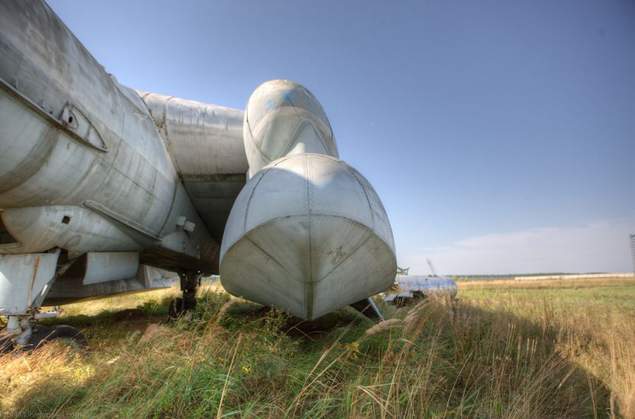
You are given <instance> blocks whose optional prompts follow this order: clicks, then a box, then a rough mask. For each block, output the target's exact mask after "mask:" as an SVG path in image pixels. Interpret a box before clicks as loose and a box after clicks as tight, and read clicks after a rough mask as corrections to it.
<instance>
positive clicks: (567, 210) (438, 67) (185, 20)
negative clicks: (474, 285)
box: [49, 0, 635, 273]
mask: <svg viewBox="0 0 635 419" xmlns="http://www.w3.org/2000/svg"><path fill="white" fill-rule="evenodd" d="M49 4H50V5H51V7H52V8H53V9H54V10H55V11H56V12H57V13H58V15H59V16H60V17H61V18H62V19H63V20H64V21H65V23H66V24H67V25H68V26H69V27H70V29H71V30H72V31H73V32H74V33H75V34H76V36H77V37H78V38H79V39H80V40H81V41H82V42H83V43H84V45H85V46H86V47H87V48H88V49H89V50H90V51H91V52H92V54H93V55H94V56H95V57H96V58H97V59H98V60H99V61H100V62H101V63H102V64H103V65H104V66H105V67H106V69H107V70H108V71H109V72H111V73H113V74H114V75H115V76H116V77H117V78H118V80H119V81H120V82H122V83H123V84H126V85H129V86H131V87H135V88H139V89H142V90H147V91H154V92H160V93H166V94H171V95H175V96H180V97H184V98H188V99H196V100H201V101H206V102H211V103H217V104H221V105H226V106H232V107H236V108H243V107H244V105H245V103H246V101H247V99H248V97H249V95H250V93H251V92H252V91H253V89H254V88H255V87H256V86H258V85H259V84H260V83H262V82H264V81H266V80H270V79H276V78H285V79H292V80H295V81H298V82H300V83H302V84H304V85H306V86H307V87H308V88H309V89H310V90H311V91H312V92H313V93H314V94H315V95H316V96H317V97H318V99H319V100H320V101H321V103H322V105H323V107H324V109H325V110H326V112H327V115H328V116H329V118H330V120H331V124H332V126H333V130H334V132H335V135H336V137H337V140H338V145H339V148H340V155H341V157H342V158H343V159H344V160H346V161H347V162H348V163H350V164H351V165H352V166H354V167H356V168H357V169H358V170H360V171H361V172H362V173H363V174H364V175H365V176H366V177H367V178H368V179H369V180H370V181H371V183H372V184H373V185H374V187H375V188H376V190H377V191H378V193H379V194H380V196H381V198H382V199H383V202H384V204H385V206H386V209H387V211H388V214H389V216H390V219H391V222H392V226H393V230H394V234H395V240H396V245H397V253H398V262H399V264H400V265H403V266H411V267H412V268H413V270H414V271H415V272H418V273H427V267H426V266H425V258H426V257H429V258H430V259H431V260H432V261H433V263H435V264H436V265H437V268H438V270H439V271H442V272H448V273H467V272H474V273H495V272H510V271H514V272H531V271H542V272H545V271H625V270H632V269H633V267H632V264H631V260H630V256H629V248H628V233H635V2H633V1H630V0H623V1H610V0H602V1H599V0H593V1H581V0H564V1H535V0H534V1H529V0H528V1H478V2H474V1H464V2H458V1H444V0H438V1H416V2H406V1H400V2H372V1H320V2H309V1H287V2H280V1H256V0H254V1H230V0H227V1H178V2H175V1H147V2H144V1H107V2H78V1H73V0H64V1H61V0H55V1H50V2H49Z"/></svg>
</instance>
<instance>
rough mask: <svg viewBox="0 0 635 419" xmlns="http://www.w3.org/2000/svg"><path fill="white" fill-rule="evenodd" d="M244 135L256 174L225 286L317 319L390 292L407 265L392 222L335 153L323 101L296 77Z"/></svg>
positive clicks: (242, 202)
mask: <svg viewBox="0 0 635 419" xmlns="http://www.w3.org/2000/svg"><path fill="white" fill-rule="evenodd" d="M309 128H310V129H309ZM244 137H245V149H246V152H247V159H248V161H249V167H250V172H249V173H250V174H251V175H252V177H251V178H250V179H249V181H248V182H247V184H246V185H245V188H244V189H243V190H242V191H241V193H240V195H239V196H238V198H237V199H236V202H235V203H234V207H233V208H232V212H231V214H230V216H229V219H228V220H227V225H226V227H225V234H224V237H223V242H222V246H221V267H220V269H221V282H222V283H223V286H224V287H225V289H226V290H228V291H229V292H231V293H233V294H236V295H240V296H243V297H246V298H248V299H251V300H254V301H258V302H260V303H262V304H266V305H273V306H277V307H281V308H283V309H285V310H287V311H289V312H291V313H293V314H294V315H296V316H299V317H302V318H306V319H313V318H316V317H319V316H321V315H323V314H326V313H328V312H330V311H333V310H336V309H338V308H341V307H343V306H346V305H348V304H353V303H356V302H358V301H360V300H363V299H365V298H367V297H369V296H370V295H373V294H376V293H378V292H380V291H383V290H384V289H386V288H387V287H389V286H390V285H391V284H392V282H393V279H394V277H395V272H396V269H397V265H396V259H395V251H394V241H393V237H392V230H391V228H390V223H389V221H388V216H387V215H386V212H385V210H384V208H383V206H382V205H381V202H380V200H379V198H378V197H377V194H376V193H375V191H374V190H373V189H372V187H371V186H370V184H369V183H368V181H367V180H366V179H364V177H363V176H362V175H361V174H359V173H358V172H357V171H355V170H353V169H352V168H351V167H349V166H348V165H347V164H346V163H344V162H343V161H341V160H338V159H337V158H336V157H335V156H337V148H336V147H335V141H334V139H333V136H332V132H331V129H330V125H329V123H328V119H327V118H326V115H324V112H323V111H322V108H321V106H320V105H319V103H318V102H317V100H315V98H314V97H313V95H311V94H310V93H309V92H308V90H306V89H305V88H304V87H302V86H300V85H298V84H296V83H293V82H289V81H281V80H276V81H273V82H268V83H265V84H264V85H262V86H260V87H259V88H258V89H256V91H255V92H254V94H253V95H252V96H251V98H250V100H249V103H248V105H247V111H246V112H245V125H244ZM307 151H317V152H320V153H322V154H316V153H307ZM274 159H277V160H274ZM272 160H273V161H272Z"/></svg>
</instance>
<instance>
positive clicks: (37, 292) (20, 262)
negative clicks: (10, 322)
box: [0, 250, 60, 315]
mask: <svg viewBox="0 0 635 419" xmlns="http://www.w3.org/2000/svg"><path fill="white" fill-rule="evenodd" d="M59 254H60V252H59V250H58V251H56V252H54V253H31V254H28V255H0V314H2V315H15V314H25V313H26V312H27V310H29V309H30V308H32V307H38V306H39V305H40V304H41V302H42V300H43V299H44V296H45V295H46V292H45V290H46V288H47V286H48V285H49V283H50V282H51V281H52V280H53V277H54V275H55V267H56V265H57V259H58V257H59Z"/></svg>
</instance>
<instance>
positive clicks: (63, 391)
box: [14, 297, 609, 417]
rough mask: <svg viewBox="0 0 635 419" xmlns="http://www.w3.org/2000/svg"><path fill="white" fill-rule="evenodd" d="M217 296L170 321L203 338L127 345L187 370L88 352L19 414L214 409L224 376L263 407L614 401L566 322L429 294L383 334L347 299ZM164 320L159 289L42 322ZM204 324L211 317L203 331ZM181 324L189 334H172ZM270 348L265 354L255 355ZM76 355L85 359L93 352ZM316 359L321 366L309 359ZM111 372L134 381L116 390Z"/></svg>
mask: <svg viewBox="0 0 635 419" xmlns="http://www.w3.org/2000/svg"><path fill="white" fill-rule="evenodd" d="M224 301H226V298H225V299H223V298H220V297H218V298H217V297H213V298H208V297H205V298H203V299H201V300H199V306H198V307H197V314H196V315H195V316H194V318H193V319H192V320H191V324H188V323H186V322H182V321H180V322H176V323H172V324H169V325H168V326H167V327H168V328H169V329H171V330H173V331H174V333H175V334H176V335H175V336H176V337H175V340H176V339H181V337H180V336H185V337H187V338H188V339H190V340H191V339H197V336H200V339H201V340H205V339H208V340H205V345H203V346H202V347H201V348H198V346H197V345H196V344H195V342H186V343H187V345H185V344H181V343H176V344H175V346H174V347H173V348H172V347H169V348H172V349H165V348H167V347H160V346H157V348H159V349H156V348H155V349H153V350H150V349H148V348H145V347H144V348H141V349H139V350H138V351H137V352H136V354H137V355H138V357H141V359H134V358H133V356H134V355H135V351H134V350H133V351H130V352H131V354H129V355H128V356H129V358H127V361H129V362H130V363H131V365H130V367H129V368H135V366H136V368H138V369H139V370H141V369H143V367H144V366H145V364H152V363H157V364H159V365H162V366H163V367H165V363H166V362H167V361H165V357H164V355H166V353H161V352H160V351H161V350H163V351H166V350H172V351H176V349H175V348H180V349H178V350H182V351H183V356H188V357H189V358H188V359H189V360H190V361H188V362H192V366H191V367H190V369H189V370H188V373H187V375H179V376H178V379H177V378H174V377H175V376H173V375H165V374H166V373H165V368H163V367H162V368H163V369H160V368H158V367H157V369H156V370H149V371H150V372H145V373H141V372H140V373H139V377H138V378H134V377H135V376H132V377H133V378H132V379H131V378H129V377H128V378H127V379H120V378H118V377H116V374H121V373H122V371H126V372H127V373H129V371H127V370H126V369H116V370H112V371H110V370H109V367H108V365H106V364H104V363H102V362H100V363H97V364H96V368H99V369H100V371H97V374H95V376H94V377H93V378H90V379H88V380H86V381H84V382H82V383H81V384H77V383H73V382H71V381H68V379H67V376H66V375H63V374H59V375H56V374H55V373H52V374H50V375H49V376H47V377H46V378H45V379H42V380H40V381H38V382H37V383H36V384H34V385H32V386H31V387H30V388H28V389H27V390H26V391H25V392H24V393H23V394H22V395H21V396H20V397H19V399H18V400H17V401H16V402H15V407H16V409H15V410H14V412H16V413H17V415H18V416H21V417H34V416H41V415H60V416H69V415H71V414H78V415H80V416H81V415H82V414H83V413H84V410H83V409H86V408H87V406H92V407H91V409H92V410H91V412H92V413H93V414H94V413H95V412H100V409H99V408H98V405H99V403H104V402H105V401H106V400H108V406H109V407H108V409H110V410H104V411H103V412H104V413H103V415H104V416H108V415H109V414H110V413H112V412H113V411H116V410H117V404H119V407H120V408H121V409H122V411H124V410H125V409H126V408H128V407H129V406H135V405H139V406H141V405H142V404H143V403H145V402H146V400H151V399H152V398H153V397H154V395H155V394H157V392H161V391H164V392H166V393H165V395H164V396H162V397H165V400H162V401H161V403H157V404H156V405H155V404H152V405H150V402H148V407H147V408H143V409H142V408H137V410H134V412H135V413H139V412H140V411H143V412H144V414H148V415H155V416H181V415H182V416H199V415H202V416H209V415H215V414H216V413H217V408H218V404H219V403H220V401H219V400H221V399H222V398H221V399H219V397H218V396H219V394H221V393H222V394H224V392H225V388H226V387H227V389H228V394H227V395H226V396H225V399H224V400H225V409H226V411H231V412H235V413H237V414H241V415H247V414H253V412H254V411H256V412H258V415H263V416H282V415H287V416H312V417H325V416H371V417H373V416H382V415H387V416H401V417H430V416H434V417H456V416H467V417H593V416H594V415H595V414H598V415H599V416H605V415H607V414H608V412H609V390H608V389H607V387H606V385H604V384H603V383H602V382H601V381H600V380H599V379H597V378H596V377H593V376H592V375H591V374H589V373H588V372H587V371H585V370H584V369H582V368H581V367H580V366H578V365H576V364H575V363H573V362H570V361H569V360H568V359H567V357H566V355H565V354H563V353H562V350H561V348H560V347H559V345H560V343H561V342H562V339H563V333H564V334H566V333H567V331H563V330H561V329H558V328H557V327H556V326H555V325H549V324H539V323H537V322H533V321H530V320H528V319H525V318H520V317H518V316H515V315H513V314H510V313H509V312H503V311H488V310H483V309H481V308H479V307H477V306H474V305H470V304H469V303H465V302H458V303H455V304H448V303H445V302H439V301H429V302H425V303H424V304H420V305H419V306H417V307H416V308H405V309H401V310H397V312H396V313H395V315H396V317H400V318H402V321H401V323H400V324H399V327H397V328H387V329H385V330H381V328H379V329H377V330H379V332H378V333H374V334H372V335H368V334H367V333H366V332H367V330H368V329H369V328H370V327H371V326H372V325H373V324H372V323H370V322H369V321H367V320H366V319H364V318H362V317H361V316H360V315H359V314H357V313H355V312H353V311H352V310H348V309H344V310H340V311H338V312H335V313H331V314H329V315H327V316H324V317H322V318H320V319H317V320H315V321H310V322H309V321H302V320H300V319H296V318H293V317H290V316H287V315H285V314H283V313H281V312H279V311H277V310H272V309H269V308H266V307H262V306H259V305H256V304H251V303H238V304H235V305H234V306H232V307H231V309H229V310H228V311H227V313H226V315H225V316H224V318H223V319H222V321H220V322H219V321H218V319H216V318H215V315H216V314H217V313H218V310H219V309H220V307H221V305H222V304H223V302H224ZM166 318H167V301H164V302H161V303H150V304H149V305H147V306H143V307H139V308H137V309H132V310H122V311H119V312H105V313H101V314H99V315H97V316H72V317H67V318H63V319H57V320H55V321H51V322H50V323H52V324H54V323H58V324H59V323H64V324H70V325H73V326H75V327H79V328H81V329H82V330H83V331H84V333H85V334H86V335H87V337H88V338H89V345H90V346H91V347H93V348H95V349H93V351H97V348H98V347H99V346H100V345H99V344H98V340H99V339H102V338H104V336H105V335H108V339H110V340H111V342H115V341H116V342H118V343H119V344H123V345H125V344H129V345H135V341H133V340H131V339H129V337H130V333H131V332H133V331H136V330H143V329H144V328H145V327H146V326H147V325H149V324H151V323H157V322H161V323H165V321H166ZM216 323H218V324H216ZM210 325H213V326H214V327H216V328H217V329H209V327H210ZM91 330H93V331H92V332H91ZM209 330H213V331H215V332H216V333H218V338H217V339H216V340H209V339H211V338H210V337H209V336H207V335H205V333H207V332H205V331H209ZM185 331H187V333H188V334H186V335H185V334H184V335H179V334H178V333H182V334H183V333H185ZM190 332H192V333H190ZM212 338H213V337H212ZM240 339H243V342H242V343H240ZM263 342H264V343H263ZM163 343H164V342H163ZM159 344H162V342H159V343H157V345H159ZM239 344H240V345H242V346H241V352H239V353H238V355H236V352H233V356H234V357H236V365H241V366H240V368H239V367H237V366H236V367H235V366H234V360H233V357H232V351H233V348H234V347H236V348H237V345H239ZM219 348H224V349H222V351H221V349H219ZM90 351H91V350H89V352H90ZM267 351H270V352H271V353H270V354H267V353H264V354H263V353H262V352H267ZM217 352H221V353H223V354H226V356H225V357H224V359H225V360H226V361H228V360H229V359H232V361H231V362H224V363H219V360H218V359H217V358H213V357H212V355H208V353H209V354H212V353H214V354H216V353H217ZM243 352H244V354H243ZM254 352H259V353H257V354H254ZM174 355H175V356H174V358H173V360H172V361H169V362H175V363H178V362H179V361H178V360H179V359H180V358H179V356H178V355H179V353H176V354H174ZM269 355H271V356H269ZM24 356H28V355H24ZM79 356H84V357H87V358H91V357H93V356H94V354H93V355H91V354H90V353H89V354H84V355H79ZM159 356H162V358H160V359H159V358H158V357H159ZM215 356H216V355H215ZM143 357H147V358H143ZM241 357H242V358H241ZM250 357H251V358H250ZM322 359H324V361H322ZM93 361H94V359H93ZM320 362H323V364H322V365H324V367H320V369H318V368H317V364H319V363H320ZM161 363H163V364H161ZM36 367H37V366H36ZM172 367H178V365H174V366H172ZM167 368H170V366H169V365H168V367H167ZM232 368H233V370H232ZM241 369H242V370H241ZM232 371H233V375H232V381H231V382H229V385H228V381H227V380H228V379H229V376H230V372H232ZM316 371H318V372H319V374H320V375H317V376H316V374H318V373H317V372H316ZM144 374H145V375H144ZM224 374H226V378H223V377H225V375H224ZM165 377H173V379H174V380H175V381H174V387H175V388H176V389H180V388H189V387H194V388H200V389H201V390H200V391H198V392H194V393H192V394H190V393H186V394H184V393H183V392H181V391H167V390H165V387H166V386H167V387H169V386H170V385H171V383H170V381H166V378H165ZM219 377H220V379H219ZM137 379H138V380H139V381H138V382H136V381H135V380H137ZM126 380H127V381H126ZM113 383H119V384H118V385H123V384H125V385H128V386H130V387H131V389H130V390H122V389H115V384H113ZM135 387H140V388H141V389H135ZM205 389H206V390H205ZM161 394H163V393H161ZM95 405H97V407H95ZM139 409H141V410H139ZM144 409H146V410H144Z"/></svg>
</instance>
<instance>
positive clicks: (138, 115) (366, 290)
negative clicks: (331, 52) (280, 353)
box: [0, 0, 397, 345]
mask: <svg viewBox="0 0 635 419" xmlns="http://www.w3.org/2000/svg"><path fill="white" fill-rule="evenodd" d="M0 54H1V55H0V219H1V222H0V314H1V315H3V316H6V317H7V319H8V323H7V327H6V331H5V332H6V335H7V336H10V337H11V339H12V342H14V343H17V344H19V345H30V344H36V343H37V339H36V338H35V336H36V335H37V333H34V327H33V326H34V321H35V320H37V319H38V318H41V317H43V316H48V315H51V314H49V313H42V312H40V310H39V308H40V307H41V306H42V305H43V304H56V303H58V302H69V301H75V300H78V299H82V298H88V297H98V296H105V295H111V294H114V293H121V292H130V291H140V290H149V289H154V288H158V287H164V286H165V285H166V281H165V279H164V278H163V277H162V275H163V274H162V273H161V271H157V270H156V269H155V268H160V269H163V270H167V271H172V272H177V273H178V276H179V278H180V285H181V290H182V292H183V295H182V298H180V299H178V300H176V301H175V302H173V304H172V306H171V309H172V311H174V312H175V313H179V312H182V311H183V310H187V309H191V308H192V307H193V306H194V304H195V299H194V296H195V293H196V290H197V286H198V285H199V282H200V278H201V276H202V275H209V274H217V273H220V275H221V282H222V284H223V286H224V288H225V289H226V290H227V291H228V292H230V293H232V294H234V295H237V296H241V297H244V298H247V299H249V300H252V301H255V302H258V303H261V304H265V305H270V306H276V307H279V308H281V309H284V310H286V311H287V312H289V313H291V314H293V315H295V316H298V317H301V318H303V319H314V318H317V317H319V316H322V315H323V314H326V313H328V312H331V311H333V310H337V309H339V308H341V307H344V306H347V305H354V306H355V307H357V308H359V309H361V310H363V311H364V312H365V313H366V314H369V315H372V314H373V310H370V311H369V309H368V306H369V299H368V298H369V296H371V295H373V294H376V293H378V292H380V291H383V290H384V289H386V288H388V287H389V286H390V285H391V284H392V283H393V279H394V277H395V272H396V268H397V265H396V260H395V250H394V241H393V235H392V230H391V227H390V223H389V220H388V217H387V215H386V211H385V210H384V208H383V206H382V203H381V201H380V199H379V197H378V195H377V194H376V192H375V191H374V190H373V188H372V187H371V185H370V184H369V182H368V181H367V180H366V179H365V178H364V177H363V176H362V175H361V174H360V173H359V172H357V171H356V170H355V169H353V168H351V167H350V166H349V165H347V164H346V163H345V162H343V161H342V160H340V159H339V156H338V151H337V146H336V142H335V138H334V136H333V132H332V129H331V126H330V123H329V121H328V119H327V117H326V114H325V113H324V111H323V109H322V107H321V105H320V104H319V102H318V101H317V99H316V98H315V97H314V96H313V95H312V94H311V93H310V92H309V91H308V90H307V89H306V88H304V87H303V86H301V85H299V84H297V83H294V82H291V81H286V80H275V81H271V82H267V83H264V84H263V85H261V86H260V87H258V88H257V89H256V90H255V92H254V93H253V94H252V95H251V97H250V98H249V101H248V102H247V106H246V109H245V110H244V112H243V111H241V110H237V109H230V108H225V107H222V106H217V105H211V104H205V103H200V102H195V101H190V100H184V99H179V98H175V97H173V96H163V95H159V94H155V93H147V92H141V91H136V90H133V89H130V88H128V87H125V86H122V85H121V84H119V83H118V82H117V80H116V79H115V78H114V77H113V76H111V75H110V74H108V73H106V71H105V69H104V68H103V67H102V66H101V65H100V64H99V63H98V62H97V61H96V60H95V59H94V58H93V57H92V56H91V55H90V53H89V52H88V51H87V50H86V49H85V48H84V46H83V45H82V44H81V43H80V42H79V41H78V40H77V39H76V38H75V36H74V35H73V34H72V33H71V32H70V30H69V29H68V28H67V27H66V26H65V25H64V23H63V22H62V21H61V20H60V19H59V18H58V17H57V16H56V15H55V13H54V12H53V11H52V10H51V9H50V8H49V7H48V5H46V4H45V3H43V2H41V1H35V0H3V1H1V2H0ZM157 71H160V69H157ZM375 314H376V315H377V313H375ZM55 333H58V334H62V332H60V331H57V332H55Z"/></svg>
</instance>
